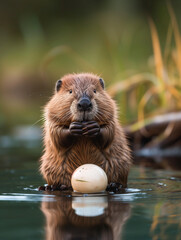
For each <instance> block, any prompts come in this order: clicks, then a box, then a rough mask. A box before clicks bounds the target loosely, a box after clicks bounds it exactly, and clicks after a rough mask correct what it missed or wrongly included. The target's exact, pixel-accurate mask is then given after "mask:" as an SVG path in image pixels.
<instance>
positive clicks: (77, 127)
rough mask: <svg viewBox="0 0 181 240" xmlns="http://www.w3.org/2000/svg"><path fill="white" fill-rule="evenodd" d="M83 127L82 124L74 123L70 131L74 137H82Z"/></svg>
mask: <svg viewBox="0 0 181 240" xmlns="http://www.w3.org/2000/svg"><path fill="white" fill-rule="evenodd" d="M82 128H83V125H82V123H81V122H72V123H71V124H70V126H69V131H70V133H71V134H72V135H75V136H81V135H82V133H83V131H82Z"/></svg>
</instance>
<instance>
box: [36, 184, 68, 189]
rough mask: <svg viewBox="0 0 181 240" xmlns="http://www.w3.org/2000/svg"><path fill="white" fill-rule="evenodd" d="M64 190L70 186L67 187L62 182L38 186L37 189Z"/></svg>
mask: <svg viewBox="0 0 181 240" xmlns="http://www.w3.org/2000/svg"><path fill="white" fill-rule="evenodd" d="M66 190H72V187H68V186H66V185H64V184H60V185H47V186H40V187H38V191H66Z"/></svg>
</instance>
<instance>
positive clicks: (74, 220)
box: [0, 146, 181, 240]
mask: <svg viewBox="0 0 181 240" xmlns="http://www.w3.org/2000/svg"><path fill="white" fill-rule="evenodd" d="M34 148H35V146H30V147H28V148H26V149H24V150H23V149H22V148H18V147H16V149H15V148H14V149H12V148H9V147H8V148H6V149H5V148H4V149H3V151H2V149H1V152H0V162H1V168H0V218H1V220H0V239H2V240H7V239H18V240H21V239H23V240H24V239H26V240H28V239H33V240H36V239H38V240H39V239H49V240H50V239H52V240H53V239H54V240H56V239H74V240H75V239H91V240H92V239H108V240H109V239H126V240H130V239H134V240H135V239H144V240H145V239H181V172H179V171H178V172H177V171H164V170H151V169H144V168H138V167H133V168H132V170H131V172H130V175H129V186H128V189H127V190H126V192H125V193H122V194H107V193H101V194H92V195H82V194H75V193H72V192H64V193H57V192H53V193H48V192H44V193H43V192H38V191H37V187H38V186H39V185H42V184H43V183H44V182H43V180H42V179H41V177H40V175H39V173H38V164H37V159H38V156H39V154H40V151H39V152H38V151H33V149H34Z"/></svg>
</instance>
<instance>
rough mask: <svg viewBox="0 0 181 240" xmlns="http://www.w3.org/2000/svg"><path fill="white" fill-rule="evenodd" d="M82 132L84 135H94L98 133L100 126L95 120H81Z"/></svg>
mask: <svg viewBox="0 0 181 240" xmlns="http://www.w3.org/2000/svg"><path fill="white" fill-rule="evenodd" d="M82 130H83V133H82V135H84V136H89V137H94V136H97V135H98V134H99V133H100V126H99V124H98V123H97V122H95V121H89V122H83V128H82Z"/></svg>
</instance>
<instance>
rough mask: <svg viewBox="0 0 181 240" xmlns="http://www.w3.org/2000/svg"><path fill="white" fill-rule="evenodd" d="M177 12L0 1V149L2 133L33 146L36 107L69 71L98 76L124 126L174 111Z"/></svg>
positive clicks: (171, 6)
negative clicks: (117, 106) (116, 104)
mask: <svg viewBox="0 0 181 240" xmlns="http://www.w3.org/2000/svg"><path fill="white" fill-rule="evenodd" d="M180 9H181V2H180V1H179V0H174V1H156V0H147V1H144V0H126V1H125V0H113V1H111V0H104V1H103V0H99V1H97V0H87V1H84V0H79V1H73V0H69V1H65V0H61V1H58V0H54V1H50V0H39V1H32V0H31V1H30V0H27V1H22V0H17V1H9V0H6V1H4V0H1V1H0V134H1V136H2V137H1V139H0V141H1V146H5V147H6V146H9V145H11V144H10V142H9V140H8V138H7V135H8V134H12V135H13V136H14V137H16V138H19V139H20V140H23V143H24V139H25V138H26V136H27V138H29V137H31V138H32V139H34V140H37V141H38V139H39V136H40V133H41V131H40V128H39V126H41V125H42V124H43V120H42V109H43V106H44V105H45V103H46V102H47V101H48V99H49V97H50V96H51V95H52V93H53V90H54V86H55V82H56V81H57V79H59V78H60V77H61V76H63V75H64V74H67V73H72V72H93V73H96V74H99V75H101V77H102V78H103V79H104V80H105V82H106V86H107V90H108V91H109V92H110V94H111V95H112V96H113V97H114V98H115V99H116V100H117V103H118V105H119V114H120V120H121V122H122V124H123V126H128V125H129V126H130V125H131V124H133V123H134V124H135V123H136V124H138V125H134V126H135V128H136V129H139V128H140V126H141V127H142V126H143V125H144V123H145V119H148V118H150V117H153V116H157V115H158V114H165V113H170V112H172V111H174V112H175V111H176V112H178V111H179V110H180V107H181V101H179V99H180V94H181V91H180V90H181V81H180V79H181V78H180V76H181V70H180V69H181V51H180V50H181V39H180V33H179V24H180V20H181V16H180ZM140 124H141V125H140ZM11 139H12V138H11ZM15 142H16V139H15ZM21 144H22V143H21ZM34 144H35V142H34Z"/></svg>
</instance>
